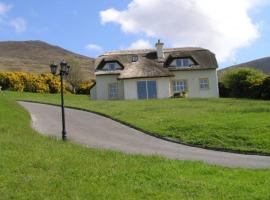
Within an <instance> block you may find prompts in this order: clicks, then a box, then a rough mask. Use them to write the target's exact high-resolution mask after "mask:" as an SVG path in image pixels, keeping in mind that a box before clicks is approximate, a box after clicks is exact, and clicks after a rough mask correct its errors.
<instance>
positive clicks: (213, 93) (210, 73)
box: [170, 69, 219, 98]
mask: <svg viewBox="0 0 270 200" xmlns="http://www.w3.org/2000/svg"><path fill="white" fill-rule="evenodd" d="M174 74H175V77H172V78H171V80H187V87H188V97H193V98H194V97H196V98H209V97H219V91H218V78H217V71H216V69H208V70H194V71H176V72H174ZM201 78H208V80H209V89H208V90H200V82H199V79H201ZM170 85H171V87H170V90H171V94H172V93H173V92H172V84H170Z"/></svg>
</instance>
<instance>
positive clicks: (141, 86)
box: [137, 81, 157, 99]
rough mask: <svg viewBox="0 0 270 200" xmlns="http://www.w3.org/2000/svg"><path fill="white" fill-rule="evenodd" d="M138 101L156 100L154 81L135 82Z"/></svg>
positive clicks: (155, 84)
mask: <svg viewBox="0 0 270 200" xmlns="http://www.w3.org/2000/svg"><path fill="white" fill-rule="evenodd" d="M137 93H138V99H155V98H157V83H156V81H138V82H137Z"/></svg>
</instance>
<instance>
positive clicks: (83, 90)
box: [76, 81, 94, 95]
mask: <svg viewBox="0 0 270 200" xmlns="http://www.w3.org/2000/svg"><path fill="white" fill-rule="evenodd" d="M93 84H94V82H92V81H86V82H83V83H81V84H80V85H79V88H78V89H77V92H76V93H77V94H88V95H89V94H90V89H91V87H92V85H93Z"/></svg>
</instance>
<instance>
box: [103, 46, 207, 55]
mask: <svg viewBox="0 0 270 200" xmlns="http://www.w3.org/2000/svg"><path fill="white" fill-rule="evenodd" d="M173 51H209V50H208V49H204V48H202V47H181V48H164V53H169V52H173ZM151 52H156V49H155V48H151V49H129V50H114V51H108V52H105V53H104V54H102V55H100V56H99V57H101V56H111V55H130V54H147V53H151Z"/></svg>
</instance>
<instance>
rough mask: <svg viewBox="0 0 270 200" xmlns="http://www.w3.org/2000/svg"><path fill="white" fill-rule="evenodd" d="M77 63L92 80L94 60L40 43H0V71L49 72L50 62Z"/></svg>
mask: <svg viewBox="0 0 270 200" xmlns="http://www.w3.org/2000/svg"><path fill="white" fill-rule="evenodd" d="M63 58H64V59H66V60H67V61H70V62H75V63H78V65H79V66H80V67H81V68H82V70H83V72H84V74H86V76H89V77H90V78H93V72H94V59H93V58H89V57H86V56H82V55H79V54H75V53H73V52H70V51H67V50H65V49H63V48H61V47H58V46H53V45H50V44H48V43H45V42H42V41H22V42H18V41H7V42H0V70H5V71H26V72H37V73H42V72H49V64H50V63H51V62H52V61H56V62H60V61H61V60H62V59H63Z"/></svg>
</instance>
